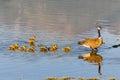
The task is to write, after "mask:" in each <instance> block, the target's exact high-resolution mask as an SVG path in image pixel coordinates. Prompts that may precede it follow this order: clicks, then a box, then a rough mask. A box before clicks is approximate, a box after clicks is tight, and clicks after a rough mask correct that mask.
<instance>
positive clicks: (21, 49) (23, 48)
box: [19, 46, 27, 52]
mask: <svg viewBox="0 0 120 80" xmlns="http://www.w3.org/2000/svg"><path fill="white" fill-rule="evenodd" d="M19 50H20V51H23V52H26V51H27V47H26V46H21V47H20V48H19Z"/></svg>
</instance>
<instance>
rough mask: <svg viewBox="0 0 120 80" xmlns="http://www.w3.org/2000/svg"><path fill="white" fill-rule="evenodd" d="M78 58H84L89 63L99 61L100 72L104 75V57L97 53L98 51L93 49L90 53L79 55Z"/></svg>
mask: <svg viewBox="0 0 120 80" xmlns="http://www.w3.org/2000/svg"><path fill="white" fill-rule="evenodd" d="M78 58H79V59H83V60H85V61H87V62H89V63H97V64H98V73H99V74H100V75H102V73H101V66H102V61H103V58H102V56H101V55H100V54H97V51H91V52H90V53H86V54H83V55H79V56H78Z"/></svg>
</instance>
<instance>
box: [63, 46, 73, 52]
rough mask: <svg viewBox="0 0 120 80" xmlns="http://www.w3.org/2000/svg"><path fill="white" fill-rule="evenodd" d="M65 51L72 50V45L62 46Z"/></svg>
mask: <svg viewBox="0 0 120 80" xmlns="http://www.w3.org/2000/svg"><path fill="white" fill-rule="evenodd" d="M62 51H63V52H70V51H71V46H66V47H64V48H62Z"/></svg>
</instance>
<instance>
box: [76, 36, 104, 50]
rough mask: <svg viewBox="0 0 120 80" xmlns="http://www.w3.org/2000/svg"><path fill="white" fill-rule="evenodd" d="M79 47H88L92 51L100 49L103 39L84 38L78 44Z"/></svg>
mask: <svg viewBox="0 0 120 80" xmlns="http://www.w3.org/2000/svg"><path fill="white" fill-rule="evenodd" d="M78 44H79V45H83V46H85V47H89V48H92V49H96V48H98V47H100V46H101V45H102V44H103V39H102V37H99V38H86V39H85V40H83V41H79V42H78Z"/></svg>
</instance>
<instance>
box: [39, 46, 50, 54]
mask: <svg viewBox="0 0 120 80" xmlns="http://www.w3.org/2000/svg"><path fill="white" fill-rule="evenodd" d="M39 51H40V52H44V53H47V52H48V48H47V47H46V46H45V47H40V48H39Z"/></svg>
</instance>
